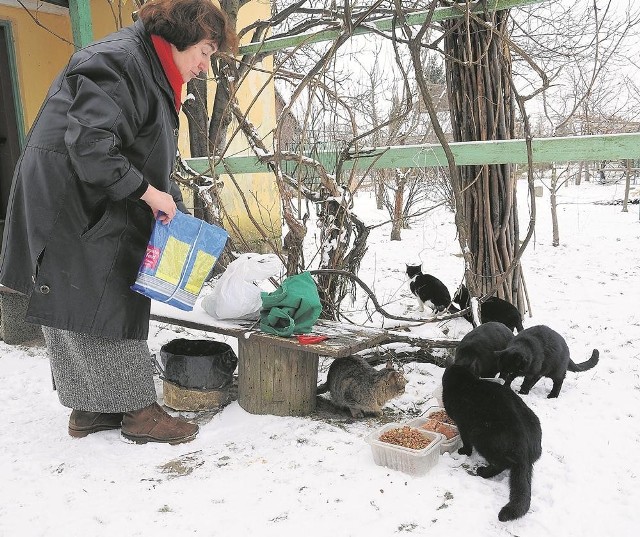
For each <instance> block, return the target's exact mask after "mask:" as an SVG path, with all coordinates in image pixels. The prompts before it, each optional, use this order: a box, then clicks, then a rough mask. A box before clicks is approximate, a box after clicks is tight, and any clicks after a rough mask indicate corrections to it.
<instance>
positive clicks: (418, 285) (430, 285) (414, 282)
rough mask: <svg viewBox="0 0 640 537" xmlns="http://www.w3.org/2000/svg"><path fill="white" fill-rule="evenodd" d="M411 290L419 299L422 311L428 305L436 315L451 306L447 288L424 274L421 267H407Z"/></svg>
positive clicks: (433, 277)
mask: <svg viewBox="0 0 640 537" xmlns="http://www.w3.org/2000/svg"><path fill="white" fill-rule="evenodd" d="M407 277H408V278H409V289H410V290H411V292H412V293H413V295H414V296H415V297H416V298H417V299H418V307H419V308H420V311H424V306H425V305H427V306H428V307H430V308H431V309H432V310H433V311H434V312H435V313H440V312H443V311H445V310H446V309H447V308H448V307H449V305H450V304H451V294H450V293H449V289H447V286H446V285H445V284H444V283H442V282H441V281H440V280H439V279H438V278H436V277H435V276H432V275H431V274H423V273H422V266H421V265H407Z"/></svg>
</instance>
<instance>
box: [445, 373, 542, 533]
mask: <svg viewBox="0 0 640 537" xmlns="http://www.w3.org/2000/svg"><path fill="white" fill-rule="evenodd" d="M442 399H443V402H444V408H445V410H446V411H447V414H448V415H449V416H450V417H451V419H453V420H454V421H455V422H456V425H457V427H458V430H459V431H460V438H461V439H462V447H461V448H460V449H459V450H458V453H460V454H461V455H471V453H472V451H473V448H475V449H476V450H477V451H478V453H479V454H480V455H482V456H483V457H484V458H485V459H486V461H487V465H486V466H480V467H478V469H477V471H476V472H477V474H478V475H479V476H480V477H484V478H489V477H494V476H496V475H498V474H500V473H502V472H503V471H504V470H510V475H509V503H507V504H506V505H504V506H503V507H502V509H500V512H499V513H498V519H499V520H501V521H502V522H504V521H506V520H514V519H516V518H520V517H521V516H524V515H525V514H526V513H527V511H528V510H529V507H530V505H531V480H532V477H533V463H534V462H535V461H537V460H538V459H539V458H540V455H541V453H542V429H541V427H540V421H539V420H538V417H537V416H536V415H535V414H534V412H533V411H532V410H531V409H530V408H529V407H528V406H527V405H526V404H525V403H524V401H522V399H520V397H519V396H518V395H517V394H516V393H514V392H513V391H512V390H511V389H510V388H507V387H506V386H502V385H500V384H496V383H495V382H491V381H489V380H482V379H479V378H476V377H475V376H474V375H473V373H472V372H471V371H469V369H467V368H466V367H463V366H459V365H455V364H454V365H452V366H449V367H448V368H447V369H446V370H445V372H444V374H443V376H442Z"/></svg>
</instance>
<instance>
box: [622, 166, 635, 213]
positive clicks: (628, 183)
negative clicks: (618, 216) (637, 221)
mask: <svg viewBox="0 0 640 537" xmlns="http://www.w3.org/2000/svg"><path fill="white" fill-rule="evenodd" d="M632 162H633V160H631V159H627V169H626V172H625V181H624V200H623V202H622V212H623V213H626V212H629V209H628V208H627V204H628V203H629V189H630V188H631V163H632Z"/></svg>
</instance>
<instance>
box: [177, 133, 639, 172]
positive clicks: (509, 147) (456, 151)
mask: <svg viewBox="0 0 640 537" xmlns="http://www.w3.org/2000/svg"><path fill="white" fill-rule="evenodd" d="M449 147H450V148H451V151H452V153H453V156H454V158H455V162H456V164H457V165H458V166H464V165H477V164H526V163H527V146H526V142H525V140H496V141H490V142H456V143H451V144H449ZM532 149H533V162H534V163H535V164H543V163H550V162H570V161H572V162H575V161H580V160H586V161H594V160H617V159H626V158H629V159H631V158H640V133H630V134H603V135H593V136H567V137H558V138H536V139H534V140H532ZM314 157H315V158H316V159H318V160H319V161H321V162H335V154H334V153H333V152H330V151H325V152H322V151H316V152H315V154H314ZM224 162H225V164H226V166H227V168H228V169H229V171H231V172H232V173H263V172H267V171H269V168H268V167H267V165H266V164H263V163H261V162H260V161H259V160H258V159H257V157H254V156H234V157H227V158H225V159H224ZM187 163H188V164H189V166H191V167H192V168H193V169H194V170H195V171H197V172H198V173H202V174H205V175H206V174H208V173H209V172H210V161H209V159H208V158H206V157H202V158H194V159H187ZM433 166H447V159H446V157H445V154H444V150H443V149H442V147H441V146H440V145H439V144H424V145H403V146H392V147H377V148H367V149H362V150H361V151H359V152H357V153H356V152H354V153H352V154H351V155H350V156H349V158H348V159H347V161H346V162H345V164H344V168H345V169H347V170H348V169H353V168H356V169H359V170H364V169H367V168H369V167H371V168H374V169H384V168H428V167H433ZM216 172H217V173H219V174H223V173H225V167H224V166H223V165H222V163H219V164H218V165H217V166H216Z"/></svg>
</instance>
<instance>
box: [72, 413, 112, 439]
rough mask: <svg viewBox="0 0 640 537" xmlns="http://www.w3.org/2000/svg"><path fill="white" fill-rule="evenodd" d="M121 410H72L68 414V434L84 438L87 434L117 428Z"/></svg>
mask: <svg viewBox="0 0 640 537" xmlns="http://www.w3.org/2000/svg"><path fill="white" fill-rule="evenodd" d="M121 423H122V412H115V413H110V412H86V411H84V410H75V409H74V410H72V411H71V416H69V434H70V435H71V436H73V437H74V438H84V437H85V436H87V435H88V434H91V433H97V432H98V431H107V430H109V429H119V428H120V424H121Z"/></svg>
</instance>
